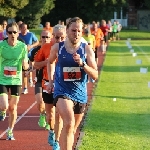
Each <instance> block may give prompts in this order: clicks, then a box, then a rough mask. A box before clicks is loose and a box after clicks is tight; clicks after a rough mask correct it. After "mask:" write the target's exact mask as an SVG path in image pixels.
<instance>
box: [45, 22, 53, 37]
mask: <svg viewBox="0 0 150 150" xmlns="http://www.w3.org/2000/svg"><path fill="white" fill-rule="evenodd" d="M43 30H48V31H49V32H50V33H51V34H52V33H53V27H51V26H50V22H46V23H45V27H44V28H43Z"/></svg>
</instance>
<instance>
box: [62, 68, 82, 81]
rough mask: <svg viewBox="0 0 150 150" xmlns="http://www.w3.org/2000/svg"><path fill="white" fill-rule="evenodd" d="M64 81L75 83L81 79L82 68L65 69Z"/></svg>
mask: <svg viewBox="0 0 150 150" xmlns="http://www.w3.org/2000/svg"><path fill="white" fill-rule="evenodd" d="M63 75H64V81H75V80H80V79H81V71H80V67H63Z"/></svg>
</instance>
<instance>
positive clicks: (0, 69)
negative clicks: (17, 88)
mask: <svg viewBox="0 0 150 150" xmlns="http://www.w3.org/2000/svg"><path fill="white" fill-rule="evenodd" d="M27 54H28V51H27V46H26V45H25V44H24V43H22V42H21V41H17V44H16V45H15V46H10V45H9V44H8V43H7V40H5V41H3V42H1V43H0V84H2V85H22V61H26V62H27V61H28V55H27Z"/></svg>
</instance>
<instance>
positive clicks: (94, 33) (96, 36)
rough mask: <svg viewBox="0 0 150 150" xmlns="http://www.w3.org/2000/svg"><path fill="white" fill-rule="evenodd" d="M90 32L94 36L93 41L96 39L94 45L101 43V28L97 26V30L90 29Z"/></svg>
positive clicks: (97, 45)
mask: <svg viewBox="0 0 150 150" xmlns="http://www.w3.org/2000/svg"><path fill="white" fill-rule="evenodd" d="M91 34H93V35H94V36H95V41H96V43H95V47H99V46H100V44H101V40H102V39H103V37H104V34H103V32H102V30H101V29H100V28H98V29H97V31H94V30H92V29H91Z"/></svg>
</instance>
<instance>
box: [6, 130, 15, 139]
mask: <svg viewBox="0 0 150 150" xmlns="http://www.w3.org/2000/svg"><path fill="white" fill-rule="evenodd" d="M6 140H15V138H14V136H13V132H12V131H11V130H8V131H7V138H6Z"/></svg>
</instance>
